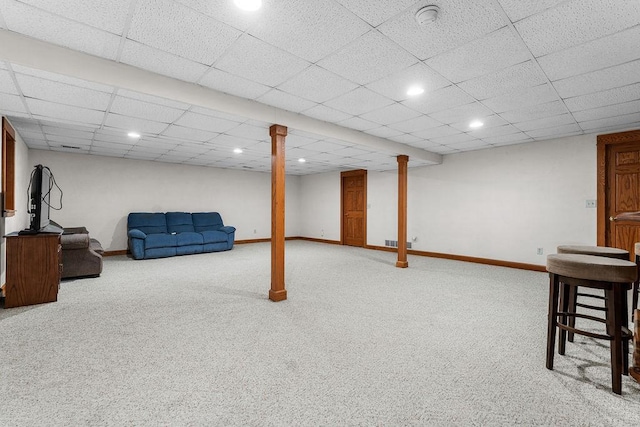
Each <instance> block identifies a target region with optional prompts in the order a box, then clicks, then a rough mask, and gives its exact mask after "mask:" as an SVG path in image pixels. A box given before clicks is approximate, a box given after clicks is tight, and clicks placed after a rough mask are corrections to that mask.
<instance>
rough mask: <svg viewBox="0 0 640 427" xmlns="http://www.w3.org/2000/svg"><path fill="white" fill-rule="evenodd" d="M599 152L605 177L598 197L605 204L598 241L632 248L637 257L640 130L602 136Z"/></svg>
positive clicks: (639, 223) (632, 255) (600, 163)
mask: <svg viewBox="0 0 640 427" xmlns="http://www.w3.org/2000/svg"><path fill="white" fill-rule="evenodd" d="M598 155H599V157H601V158H600V159H599V171H598V172H599V174H598V175H599V177H600V180H602V179H604V184H601V183H600V182H599V188H598V190H599V194H598V199H599V200H604V206H599V207H598V208H599V209H598V210H599V218H598V220H599V230H598V244H602V243H604V245H605V246H611V247H616V248H621V249H625V250H628V251H629V254H630V258H631V259H635V257H634V246H635V243H636V242H640V221H639V220H638V219H640V215H629V214H630V213H635V212H640V131H633V132H622V133H618V134H611V135H602V136H599V137H598ZM602 157H604V158H602ZM602 166H604V168H602ZM602 169H604V170H602ZM600 187H603V188H600ZM601 192H602V193H603V194H600V193H601ZM599 205H600V204H599ZM601 216H602V217H603V218H600V217H601ZM600 225H601V226H602V227H600ZM600 228H602V229H603V231H604V242H602V238H601V236H600V234H601V233H602V231H601V230H600Z"/></svg>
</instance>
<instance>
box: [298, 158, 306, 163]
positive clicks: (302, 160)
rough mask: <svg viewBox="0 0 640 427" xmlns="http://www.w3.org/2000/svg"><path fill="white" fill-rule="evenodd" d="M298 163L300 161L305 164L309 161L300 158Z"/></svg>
mask: <svg viewBox="0 0 640 427" xmlns="http://www.w3.org/2000/svg"><path fill="white" fill-rule="evenodd" d="M298 161H299V162H300V163H304V162H306V161H307V160H306V159H303V158H302V157H301V158H299V159H298Z"/></svg>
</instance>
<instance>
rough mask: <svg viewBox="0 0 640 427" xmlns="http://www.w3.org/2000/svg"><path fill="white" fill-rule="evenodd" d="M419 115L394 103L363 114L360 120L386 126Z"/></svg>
mask: <svg viewBox="0 0 640 427" xmlns="http://www.w3.org/2000/svg"><path fill="white" fill-rule="evenodd" d="M420 115H421V114H420V113H418V112H417V111H415V110H412V109H411V108H408V107H405V106H404V105H402V104H398V103H394V104H391V105H388V106H386V107H382V108H380V109H378V110H374V111H371V112H369V113H365V114H363V115H362V116H360V117H361V118H363V119H365V120H369V121H372V122H374V123H377V124H378V125H388V124H391V123H397V122H402V121H405V120H409V119H413V118H416V117H418V116H420Z"/></svg>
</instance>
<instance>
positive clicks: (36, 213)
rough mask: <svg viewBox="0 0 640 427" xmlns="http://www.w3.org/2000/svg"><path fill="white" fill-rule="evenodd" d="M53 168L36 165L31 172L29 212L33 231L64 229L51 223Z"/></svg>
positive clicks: (50, 231) (46, 231) (49, 231)
mask: <svg viewBox="0 0 640 427" xmlns="http://www.w3.org/2000/svg"><path fill="white" fill-rule="evenodd" d="M53 183H54V180H53V177H52V175H51V170H50V169H49V168H48V167H46V166H42V165H36V166H35V167H34V168H33V172H31V182H30V184H29V213H30V216H31V221H30V224H29V231H30V232H32V233H59V232H62V229H61V228H60V227H58V226H57V225H53V224H51V223H50V222H51V219H50V218H49V215H50V212H51V210H50V208H51V203H50V199H51V189H52V188H53Z"/></svg>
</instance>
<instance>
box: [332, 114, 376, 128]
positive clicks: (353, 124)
mask: <svg viewBox="0 0 640 427" xmlns="http://www.w3.org/2000/svg"><path fill="white" fill-rule="evenodd" d="M337 124H338V125H340V126H344V127H346V128H350V129H355V130H360V131H365V130H369V129H374V128H376V127H378V126H380V124H379V123H373V122H371V121H369V120H365V119H362V118H360V117H351V118H349V119H347V120H343V121H341V122H338V123H337Z"/></svg>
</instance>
